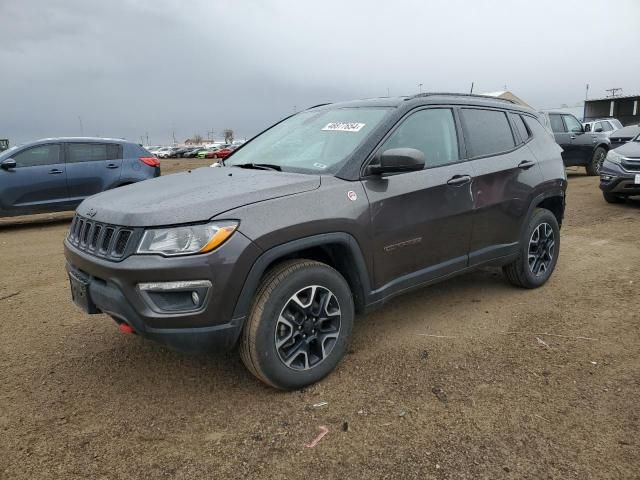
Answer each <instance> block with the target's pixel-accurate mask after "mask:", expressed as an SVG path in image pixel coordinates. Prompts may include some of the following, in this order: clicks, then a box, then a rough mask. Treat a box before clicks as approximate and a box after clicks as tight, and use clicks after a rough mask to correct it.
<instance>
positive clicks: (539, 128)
mask: <svg viewBox="0 0 640 480" xmlns="http://www.w3.org/2000/svg"><path fill="white" fill-rule="evenodd" d="M522 118H523V119H524V121H525V123H526V124H527V127H529V131H530V132H531V136H532V137H534V138H535V137H542V136H544V135H548V138H551V139H553V134H552V133H551V132H550V131H549V130H548V129H547V128H545V127H544V126H543V125H542V123H540V122H539V121H538V120H537V119H535V118H532V117H530V116H528V115H524V116H523V117H522ZM553 141H554V142H555V139H553Z"/></svg>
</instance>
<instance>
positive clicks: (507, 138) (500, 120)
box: [462, 108, 515, 157]
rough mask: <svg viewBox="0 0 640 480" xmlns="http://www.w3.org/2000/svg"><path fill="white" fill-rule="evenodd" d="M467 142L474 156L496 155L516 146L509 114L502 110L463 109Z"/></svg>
mask: <svg viewBox="0 0 640 480" xmlns="http://www.w3.org/2000/svg"><path fill="white" fill-rule="evenodd" d="M462 121H463V122H464V126H465V142H466V144H467V149H468V150H469V152H470V154H471V156H472V157H481V156H484V155H495V154H498V153H502V152H506V151H508V150H511V149H512V148H513V147H515V141H514V139H513V133H512V132H511V126H510V125H509V120H508V119H507V114H506V113H505V112H502V111H500V110H481V109H475V108H463V109H462Z"/></svg>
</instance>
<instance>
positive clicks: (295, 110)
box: [293, 105, 298, 113]
mask: <svg viewBox="0 0 640 480" xmlns="http://www.w3.org/2000/svg"><path fill="white" fill-rule="evenodd" d="M297 111H298V108H297V105H294V106H293V113H296V112H297Z"/></svg>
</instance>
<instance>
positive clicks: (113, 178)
mask: <svg viewBox="0 0 640 480" xmlns="http://www.w3.org/2000/svg"><path fill="white" fill-rule="evenodd" d="M159 175H160V162H159V161H158V159H157V158H155V157H154V156H153V155H152V154H151V153H150V152H148V151H147V150H145V149H144V148H142V147H141V146H140V145H137V144H135V143H131V142H126V141H123V140H115V139H108V138H46V139H44V140H38V141H36V142H31V143H28V144H25V145H21V146H19V147H14V148H11V149H9V150H7V151H5V152H2V153H1V154H0V216H11V215H24V214H31V213H41V212H54V211H63V210H73V209H74V208H75V207H77V206H78V204H80V202H81V201H82V200H83V199H84V198H86V197H88V196H90V195H93V194H96V193H99V192H102V191H104V190H110V189H113V188H116V187H119V186H122V185H127V184H130V183H135V182H139V181H141V180H147V179H149V178H153V177H157V176H159Z"/></svg>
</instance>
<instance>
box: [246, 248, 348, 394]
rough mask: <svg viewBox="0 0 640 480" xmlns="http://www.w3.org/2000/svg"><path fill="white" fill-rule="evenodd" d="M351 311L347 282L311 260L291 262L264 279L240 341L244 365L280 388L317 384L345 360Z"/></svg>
mask: <svg viewBox="0 0 640 480" xmlns="http://www.w3.org/2000/svg"><path fill="white" fill-rule="evenodd" d="M353 318H354V306H353V298H352V295H351V290H350V289H349V285H348V284H347V282H346V280H345V279H344V278H343V277H342V275H340V273H338V272H337V271H336V270H334V269H333V268H331V267H329V266H328V265H325V264H323V263H319V262H316V261H312V260H292V261H288V262H284V263H283V264H281V265H279V266H277V267H276V268H275V269H273V270H272V271H271V272H270V273H269V274H267V276H266V277H265V279H264V280H263V282H262V284H261V286H260V288H259V290H258V294H257V296H256V299H255V301H254V304H253V307H252V309H251V313H250V315H249V319H248V320H247V323H246V324H245V327H244V330H243V333H242V340H241V342H240V355H241V358H242V361H243V363H244V364H245V366H246V367H247V368H248V369H249V371H250V372H251V373H253V374H254V375H255V376H256V377H258V378H259V379H260V380H262V381H263V382H265V383H267V384H268V385H271V386H273V387H276V388H280V389H285V390H289V389H295V388H302V387H304V386H306V385H310V384H312V383H315V382H317V381H319V380H321V379H322V378H323V377H325V376H326V375H327V374H329V372H331V371H332V370H333V369H334V368H335V366H336V365H337V364H338V362H339V361H340V359H341V358H342V357H343V356H344V354H345V352H346V349H347V347H348V345H349V341H350V339H351V330H352V326H353Z"/></svg>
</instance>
